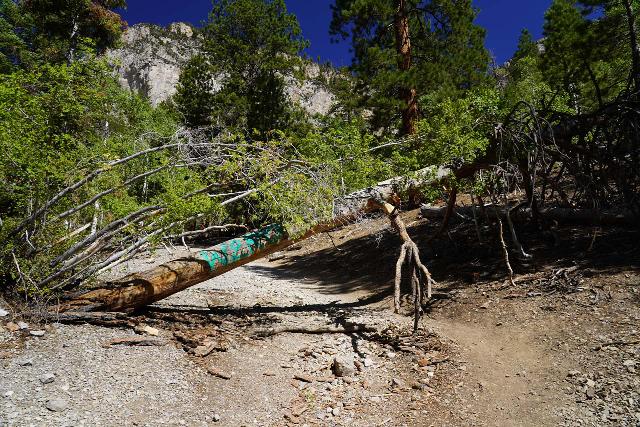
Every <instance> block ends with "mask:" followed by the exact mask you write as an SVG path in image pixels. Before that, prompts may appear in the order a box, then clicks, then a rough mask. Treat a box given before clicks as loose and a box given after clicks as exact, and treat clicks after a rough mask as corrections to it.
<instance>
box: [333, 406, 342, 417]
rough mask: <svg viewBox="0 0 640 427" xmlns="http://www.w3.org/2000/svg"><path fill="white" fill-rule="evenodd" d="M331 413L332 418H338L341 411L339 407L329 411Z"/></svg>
mask: <svg viewBox="0 0 640 427" xmlns="http://www.w3.org/2000/svg"><path fill="white" fill-rule="evenodd" d="M331 413H332V414H333V416H334V417H339V416H340V414H341V413H342V409H340V407H339V406H336V407H335V408H333V409H332V410H331Z"/></svg>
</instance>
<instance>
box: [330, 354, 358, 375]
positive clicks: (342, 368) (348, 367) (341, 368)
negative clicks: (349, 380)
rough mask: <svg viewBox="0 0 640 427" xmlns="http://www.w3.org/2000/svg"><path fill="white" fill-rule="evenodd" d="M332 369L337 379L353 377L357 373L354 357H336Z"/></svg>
mask: <svg viewBox="0 0 640 427" xmlns="http://www.w3.org/2000/svg"><path fill="white" fill-rule="evenodd" d="M331 369H332V370H333V373H334V374H335V376H336V377H351V376H353V375H355V373H356V368H355V364H354V361H353V358H352V357H351V358H348V357H335V358H334V359H333V364H332V365H331Z"/></svg>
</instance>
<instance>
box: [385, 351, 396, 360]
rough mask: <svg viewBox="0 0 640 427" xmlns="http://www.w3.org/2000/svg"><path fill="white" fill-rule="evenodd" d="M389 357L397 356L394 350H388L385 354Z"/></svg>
mask: <svg viewBox="0 0 640 427" xmlns="http://www.w3.org/2000/svg"><path fill="white" fill-rule="evenodd" d="M384 355H385V356H386V357H387V358H388V359H395V358H396V354H395V353H394V352H393V351H387V352H386V353H385V354H384Z"/></svg>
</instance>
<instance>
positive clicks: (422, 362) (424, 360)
mask: <svg viewBox="0 0 640 427" xmlns="http://www.w3.org/2000/svg"><path fill="white" fill-rule="evenodd" d="M430 364H431V360H429V358H428V357H423V358H422V359H420V360H418V366H420V367H421V368H424V367H425V366H429V365H430Z"/></svg>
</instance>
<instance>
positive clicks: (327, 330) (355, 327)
mask: <svg viewBox="0 0 640 427" xmlns="http://www.w3.org/2000/svg"><path fill="white" fill-rule="evenodd" d="M377 331H378V330H377V329H376V328H374V327H373V326H367V325H363V324H350V325H349V324H347V325H344V326H319V327H296V326H293V327H292V326H282V327H279V328H269V329H261V330H258V331H256V333H255V336H257V337H270V336H273V335H278V334H284V333H290V334H355V333H360V332H377Z"/></svg>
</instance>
